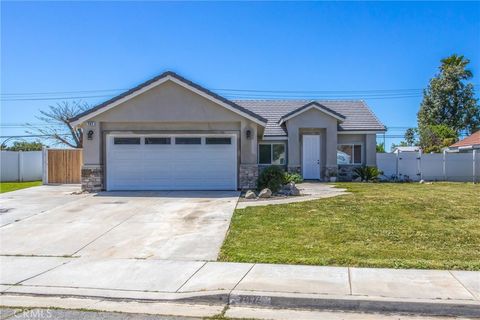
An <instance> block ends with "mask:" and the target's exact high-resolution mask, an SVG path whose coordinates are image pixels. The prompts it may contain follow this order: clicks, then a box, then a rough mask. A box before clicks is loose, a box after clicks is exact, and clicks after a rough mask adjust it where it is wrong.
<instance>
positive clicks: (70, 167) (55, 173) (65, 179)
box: [44, 149, 83, 183]
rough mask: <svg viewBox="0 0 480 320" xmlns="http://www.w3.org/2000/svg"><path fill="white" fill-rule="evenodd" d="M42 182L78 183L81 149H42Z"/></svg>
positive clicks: (79, 180) (79, 179) (79, 178)
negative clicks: (43, 169) (43, 171)
mask: <svg viewBox="0 0 480 320" xmlns="http://www.w3.org/2000/svg"><path fill="white" fill-rule="evenodd" d="M44 150H45V154H44V157H45V158H44V159H45V162H44V166H45V171H46V172H45V174H44V177H45V178H46V179H45V180H46V181H44V183H80V182H81V168H82V162H83V161H82V157H83V153H82V149H44Z"/></svg>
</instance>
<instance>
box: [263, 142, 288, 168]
mask: <svg viewBox="0 0 480 320" xmlns="http://www.w3.org/2000/svg"><path fill="white" fill-rule="evenodd" d="M258 163H259V164H275V165H284V164H285V145H284V144H283V143H261V144H259V145H258Z"/></svg>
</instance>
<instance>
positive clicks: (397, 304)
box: [229, 291, 480, 318]
mask: <svg viewBox="0 0 480 320" xmlns="http://www.w3.org/2000/svg"><path fill="white" fill-rule="evenodd" d="M229 304H230V305H234V306H249V307H268V308H282V309H313V310H330V311H332V310H335V311H350V312H352V311H356V312H366V313H382V312H388V313H409V314H418V315H431V316H457V317H475V318H477V317H478V318H480V302H478V301H473V300H472V301H469V300H463V301H462V300H447V301H445V300H443V301H442V300H423V299H418V300H417V299H415V300H413V299H411V300H409V299H387V298H382V297H378V298H368V297H364V296H358V297H355V296H341V297H335V296H326V295H325V296H322V295H308V294H307V295H305V294H278V293H267V292H265V293H260V292H246V291H241V292H239V291H237V292H232V293H231V294H230V298H229Z"/></svg>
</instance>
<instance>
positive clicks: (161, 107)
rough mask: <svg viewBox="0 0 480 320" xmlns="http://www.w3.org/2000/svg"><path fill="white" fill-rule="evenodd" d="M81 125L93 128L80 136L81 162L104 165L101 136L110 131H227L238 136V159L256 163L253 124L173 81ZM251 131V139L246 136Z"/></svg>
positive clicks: (242, 161)
mask: <svg viewBox="0 0 480 320" xmlns="http://www.w3.org/2000/svg"><path fill="white" fill-rule="evenodd" d="M89 121H94V122H95V126H93V127H90V126H88V124H86V123H85V124H84V127H85V130H84V132H85V135H86V133H87V132H88V131H89V130H94V131H95V134H94V136H93V139H92V140H88V139H87V138H86V137H85V139H84V148H83V150H84V164H85V165H100V164H104V155H103V150H104V149H105V147H104V145H103V144H104V142H103V141H104V140H103V137H104V135H105V134H106V133H107V132H111V131H133V132H142V131H148V132H159V133H160V132H192V133H193V132H195V133H202V132H212V131H213V132H218V133H223V132H228V133H232V132H234V133H237V134H238V135H239V136H240V149H241V155H240V162H241V163H244V164H256V162H257V129H258V128H257V124H255V123H254V122H252V121H250V120H248V119H246V118H244V117H242V116H241V115H239V114H237V113H235V112H233V111H230V110H228V109H226V108H224V107H222V106H220V105H218V104H216V103H214V102H212V101H210V100H208V99H206V98H204V97H201V96H199V95H197V94H196V93H194V92H191V91H190V90H188V89H186V88H183V87H182V86H180V85H178V84H175V83H173V82H169V81H167V82H165V83H163V84H161V85H159V86H157V87H155V88H153V89H151V90H149V91H147V92H145V93H143V94H141V95H139V96H137V97H135V98H133V99H130V100H128V101H127V102H125V103H122V104H120V105H118V106H116V107H114V108H113V109H110V110H108V111H106V112H104V113H102V114H100V115H98V116H96V117H94V118H92V119H90V120H89ZM246 130H251V132H252V137H251V139H246V133H245V132H246Z"/></svg>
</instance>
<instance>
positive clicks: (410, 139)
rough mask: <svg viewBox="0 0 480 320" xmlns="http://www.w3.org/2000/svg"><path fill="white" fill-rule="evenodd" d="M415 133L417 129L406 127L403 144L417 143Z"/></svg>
mask: <svg viewBox="0 0 480 320" xmlns="http://www.w3.org/2000/svg"><path fill="white" fill-rule="evenodd" d="M416 134H417V130H416V129H415V128H408V129H407V130H406V131H405V136H404V138H405V144H406V145H407V146H414V145H416V144H417V141H416V140H415V135H416Z"/></svg>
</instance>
